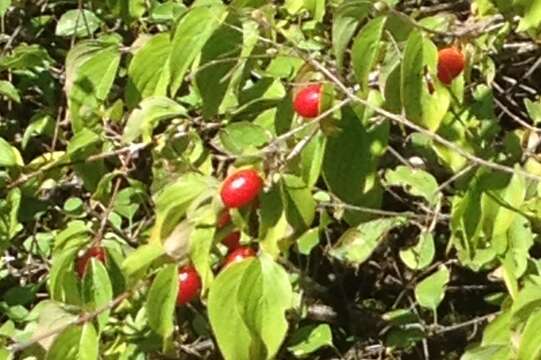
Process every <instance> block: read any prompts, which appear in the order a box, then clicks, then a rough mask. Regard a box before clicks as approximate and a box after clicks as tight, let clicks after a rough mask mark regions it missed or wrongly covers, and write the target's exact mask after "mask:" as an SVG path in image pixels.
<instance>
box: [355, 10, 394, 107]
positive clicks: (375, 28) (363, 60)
mask: <svg viewBox="0 0 541 360" xmlns="http://www.w3.org/2000/svg"><path fill="white" fill-rule="evenodd" d="M386 19H387V18H386V17H385V16H380V17H377V18H375V19H373V20H371V21H370V22H368V24H366V25H365V26H364V27H363V29H362V30H361V31H360V32H359V34H358V35H357V37H356V38H355V40H354V41H353V48H352V50H351V57H352V62H353V71H354V73H355V76H356V78H357V82H358V83H359V85H360V87H361V89H360V91H361V94H362V95H363V96H366V95H368V75H369V74H370V71H371V70H372V68H373V67H374V65H375V62H376V56H377V55H378V50H379V47H380V39H381V35H382V34H383V29H384V27H385V21H386Z"/></svg>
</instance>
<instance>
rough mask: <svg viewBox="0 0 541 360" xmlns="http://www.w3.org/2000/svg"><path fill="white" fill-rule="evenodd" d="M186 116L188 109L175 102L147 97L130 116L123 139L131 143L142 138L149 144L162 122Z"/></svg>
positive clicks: (161, 97) (164, 98) (162, 98)
mask: <svg viewBox="0 0 541 360" xmlns="http://www.w3.org/2000/svg"><path fill="white" fill-rule="evenodd" d="M185 115H186V109H184V107H183V106H182V105H180V104H179V103H177V102H175V101H174V100H171V99H169V98H166V97H164V96H151V97H147V98H146V99H144V100H143V101H142V102H141V103H140V104H139V107H138V108H137V109H135V110H133V112H132V113H131V114H130V117H129V118H128V122H127V123H126V126H125V128H124V134H123V136H122V139H123V140H124V142H126V143H130V142H133V141H134V140H137V138H139V137H140V136H142V137H143V141H144V142H146V143H148V142H150V141H151V139H152V132H153V131H154V128H155V127H156V126H158V125H159V123H160V121H162V120H166V119H171V118H174V117H177V116H185Z"/></svg>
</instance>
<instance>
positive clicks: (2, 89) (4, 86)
mask: <svg viewBox="0 0 541 360" xmlns="http://www.w3.org/2000/svg"><path fill="white" fill-rule="evenodd" d="M2 95H3V96H6V97H7V98H8V99H10V100H12V101H15V102H16V103H20V102H21V97H20V95H19V91H18V90H17V88H16V87H15V86H13V84H12V83H10V82H9V81H5V80H0V96H2Z"/></svg>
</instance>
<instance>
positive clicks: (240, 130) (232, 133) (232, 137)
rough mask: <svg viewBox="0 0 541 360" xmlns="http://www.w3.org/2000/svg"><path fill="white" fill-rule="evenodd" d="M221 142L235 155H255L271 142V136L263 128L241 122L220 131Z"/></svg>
mask: <svg viewBox="0 0 541 360" xmlns="http://www.w3.org/2000/svg"><path fill="white" fill-rule="evenodd" d="M220 141H221V143H222V145H223V146H224V148H225V149H226V150H227V151H228V152H229V153H230V154H234V155H241V154H246V155H248V154H253V153H256V152H257V150H258V148H259V147H261V146H263V145H265V144H266V143H267V142H268V141H269V135H268V134H267V132H266V131H265V129H263V128H262V127H261V126H259V125H256V124H253V123H250V122H247V121H240V122H235V123H232V124H229V125H227V126H226V127H224V128H223V129H221V130H220Z"/></svg>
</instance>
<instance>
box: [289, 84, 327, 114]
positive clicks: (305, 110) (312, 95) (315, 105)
mask: <svg viewBox="0 0 541 360" xmlns="http://www.w3.org/2000/svg"><path fill="white" fill-rule="evenodd" d="M321 88H322V86H321V84H315V85H309V86H307V87H305V88H304V89H301V90H300V91H299V92H298V93H297V95H296V96H295V100H294V102H293V108H294V109H295V112H296V113H297V114H299V115H300V116H302V117H304V118H308V119H310V118H315V117H317V116H319V114H320V112H321V90H322V89H321Z"/></svg>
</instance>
